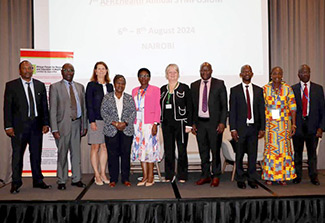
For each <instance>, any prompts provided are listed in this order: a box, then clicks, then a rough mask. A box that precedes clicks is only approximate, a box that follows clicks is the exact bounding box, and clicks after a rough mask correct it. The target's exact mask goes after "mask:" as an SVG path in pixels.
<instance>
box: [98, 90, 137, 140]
mask: <svg viewBox="0 0 325 223" xmlns="http://www.w3.org/2000/svg"><path fill="white" fill-rule="evenodd" d="M101 115H102V117H103V120H104V122H105V126H104V130H103V133H104V135H106V136H108V137H113V136H115V135H116V133H117V129H116V128H115V127H114V126H113V125H112V124H111V123H112V122H113V121H116V122H118V120H119V118H118V113H117V107H116V100H115V97H114V92H110V93H108V94H106V95H105V96H104V98H103V103H102V107H101ZM135 116H136V108H135V104H134V100H133V98H132V96H131V95H129V94H127V93H124V95H123V110H122V116H121V121H122V122H126V123H128V125H127V126H126V127H125V129H124V130H123V133H124V134H125V135H127V136H133V134H134V125H133V123H134V120H135Z"/></svg>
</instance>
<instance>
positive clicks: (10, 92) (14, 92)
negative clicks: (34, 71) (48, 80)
mask: <svg viewBox="0 0 325 223" xmlns="http://www.w3.org/2000/svg"><path fill="white" fill-rule="evenodd" d="M32 80H33V85H34V93H35V98H34V100H35V103H36V109H37V113H38V116H37V118H36V119H37V123H38V124H37V127H38V128H39V130H40V131H42V127H43V126H46V125H47V126H49V124H50V123H49V111H48V104H47V96H46V88H45V85H44V84H43V83H42V82H41V81H39V80H36V79H34V78H33V79H32ZM3 110H4V128H5V129H6V128H10V127H12V128H14V131H15V132H16V133H19V132H22V131H23V126H24V123H25V122H26V121H28V102H27V96H26V93H25V90H24V86H23V82H22V80H21V78H18V79H15V80H12V81H9V82H7V83H6V89H5V95H4V106H3Z"/></svg>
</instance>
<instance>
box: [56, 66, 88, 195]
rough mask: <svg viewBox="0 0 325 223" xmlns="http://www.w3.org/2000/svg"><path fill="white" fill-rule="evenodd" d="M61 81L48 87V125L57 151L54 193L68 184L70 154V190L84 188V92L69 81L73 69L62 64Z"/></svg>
mask: <svg viewBox="0 0 325 223" xmlns="http://www.w3.org/2000/svg"><path fill="white" fill-rule="evenodd" d="M61 74H62V78H63V79H62V80H61V81H59V82H56V83H54V84H52V85H51V86H50V122H51V130H52V134H53V136H54V138H55V143H56V146H57V147H58V166H57V171H58V172H57V174H58V189H59V190H65V189H66V182H67V180H68V161H67V155H68V150H70V157H71V166H72V167H71V169H72V180H71V181H72V182H71V185H72V186H76V187H86V185H85V184H84V183H83V182H82V181H81V177H82V176H81V165H80V163H81V161H80V160H81V150H80V141H81V137H82V136H85V135H86V134H87V115H86V103H85V88H84V86H83V85H82V84H80V83H77V82H75V81H73V77H74V67H73V66H72V64H69V63H66V64H64V65H63V66H62V70H61Z"/></svg>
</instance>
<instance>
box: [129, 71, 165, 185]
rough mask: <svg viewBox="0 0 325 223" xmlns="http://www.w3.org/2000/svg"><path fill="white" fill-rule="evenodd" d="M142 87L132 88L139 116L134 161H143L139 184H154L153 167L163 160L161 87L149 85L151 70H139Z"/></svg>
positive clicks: (134, 142) (136, 121)
mask: <svg viewBox="0 0 325 223" xmlns="http://www.w3.org/2000/svg"><path fill="white" fill-rule="evenodd" d="M138 79H139V82H140V87H136V88H134V89H133V90H132V97H133V99H134V102H135V106H136V110H137V116H136V119H135V123H134V130H135V135H134V139H133V149H132V161H135V160H139V161H140V162H141V167H142V172H143V178H142V181H140V182H139V183H138V184H137V186H147V187H148V186H152V185H153V184H154V175H153V167H154V163H155V162H159V161H160V160H161V155H160V148H159V139H158V138H159V137H158V125H159V121H160V89H159V88H158V87H156V86H152V85H149V81H150V71H149V70H148V69H147V68H141V69H140V70H139V71H138Z"/></svg>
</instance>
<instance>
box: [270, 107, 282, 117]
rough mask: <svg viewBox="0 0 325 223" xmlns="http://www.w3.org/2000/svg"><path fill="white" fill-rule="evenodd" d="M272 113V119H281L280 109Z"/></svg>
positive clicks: (273, 110)
mask: <svg viewBox="0 0 325 223" xmlns="http://www.w3.org/2000/svg"><path fill="white" fill-rule="evenodd" d="M271 112H272V113H271V114H272V119H280V109H272V110H271Z"/></svg>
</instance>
